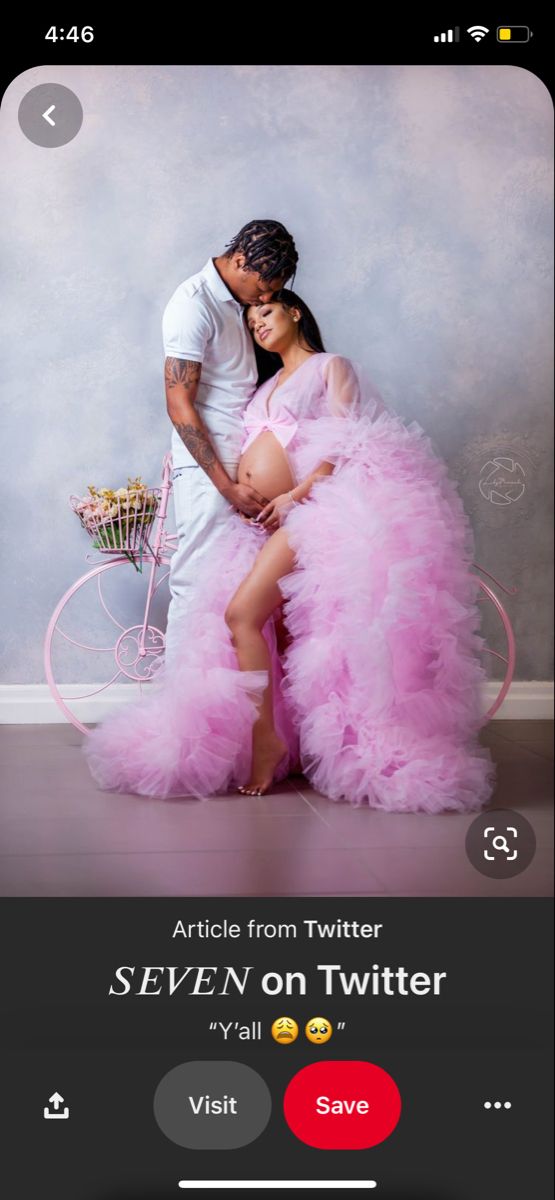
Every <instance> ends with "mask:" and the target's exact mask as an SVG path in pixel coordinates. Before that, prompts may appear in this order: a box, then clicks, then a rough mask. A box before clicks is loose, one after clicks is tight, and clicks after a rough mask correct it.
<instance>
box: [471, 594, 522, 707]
mask: <svg viewBox="0 0 555 1200" xmlns="http://www.w3.org/2000/svg"><path fill="white" fill-rule="evenodd" d="M479 583H480V588H481V590H482V595H481V596H480V597H479V600H481V601H484V600H485V601H489V604H488V607H487V610H486V612H487V616H485V619H484V622H483V624H484V633H483V634H482V636H483V637H484V638H485V640H486V643H487V642H488V641H492V642H493V643H494V644H496V645H500V647H501V649H499V650H495V649H493V646H488V645H487V644H486V645H485V646H484V650H483V653H484V655H487V656H489V662H490V664H491V667H492V668H493V669H492V670H490V671H488V675H489V680H488V682H490V683H491V684H495V685H496V686H497V687H498V688H499V690H498V692H497V694H496V696H495V700H494V702H493V704H492V705H491V706H490V707H489V708H488V710H487V712H486V714H485V718H484V719H485V720H486V721H491V719H492V717H493V716H495V713H496V712H497V711H498V709H499V708H500V707H501V705H502V703H503V701H504V699H505V696H506V695H507V692H508V690H509V688H510V686H511V683H512V679H513V675H514V670H515V657H516V646H515V636H514V633H513V627H512V625H511V622H510V620H509V617H508V615H507V613H506V612H505V609H504V608H503V605H502V603H501V601H500V600H499V597H498V596H496V594H495V592H494V591H492V589H491V588H490V587H488V585H487V583H484V582H483V580H482V579H480V580H479ZM498 664H502V666H501V667H499V666H497V669H498V673H499V671H500V672H501V678H500V679H494V678H493V675H494V670H495V666H496V665H498Z"/></svg>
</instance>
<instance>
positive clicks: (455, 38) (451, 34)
mask: <svg viewBox="0 0 555 1200" xmlns="http://www.w3.org/2000/svg"><path fill="white" fill-rule="evenodd" d="M460 40H461V31H460V27H459V26H458V25H456V26H455V28H454V29H448V30H447V33H435V34H434V42H460Z"/></svg>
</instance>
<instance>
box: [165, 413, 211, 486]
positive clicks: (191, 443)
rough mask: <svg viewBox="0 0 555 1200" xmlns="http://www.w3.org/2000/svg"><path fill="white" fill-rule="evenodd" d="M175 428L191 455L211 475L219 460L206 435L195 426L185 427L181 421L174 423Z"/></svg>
mask: <svg viewBox="0 0 555 1200" xmlns="http://www.w3.org/2000/svg"><path fill="white" fill-rule="evenodd" d="M173 426H174V428H175V429H176V430H177V432H178V434H179V436H180V438H181V441H182V442H183V443H184V444H185V446H186V447H187V449H188V451H189V453H190V454H192V456H193V458H196V460H197V462H198V465H199V467H203V468H204V470H205V471H206V472H207V474H208V475H209V474H210V472H211V470H212V468H213V467H214V466H215V465H216V463H217V462H218V461H219V460H218V458H217V457H216V454H215V451H214V448H213V446H212V445H211V443H210V441H209V439H208V437H207V436H206V434H205V433H204V432H203V430H202V429H197V428H196V427H195V426H194V425H183V424H182V423H181V422H180V421H174V422H173Z"/></svg>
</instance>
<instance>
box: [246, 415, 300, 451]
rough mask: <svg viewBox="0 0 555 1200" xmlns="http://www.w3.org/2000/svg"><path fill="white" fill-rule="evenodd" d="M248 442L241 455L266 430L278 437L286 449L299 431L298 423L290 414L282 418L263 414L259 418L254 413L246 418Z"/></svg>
mask: <svg viewBox="0 0 555 1200" xmlns="http://www.w3.org/2000/svg"><path fill="white" fill-rule="evenodd" d="M244 421H245V432H246V435H247V437H246V441H245V442H243V446H242V449H241V453H242V454H244V453H245V450H248V448H249V446H252V443H253V442H254V440H255V438H257V437H258V435H259V433H263V431H264V430H265V429H269V430H270V433H273V434H274V435H275V437H277V440H278V442H279V443H280V445H281V446H283V447H285V446H287V445H288V443H289V442H290V441H291V438H292V437H293V434H294V433H295V431H296V429H297V422H296V421H295V420H294V418H293V417H290V416H289V414H288V413H284V414H283V416H282V417H266V416H264V415H263V414H262V415H261V416H260V417H259V416H256V415H255V414H254V413H253V414H252V416H251V415H249V416H246V417H245V418H244Z"/></svg>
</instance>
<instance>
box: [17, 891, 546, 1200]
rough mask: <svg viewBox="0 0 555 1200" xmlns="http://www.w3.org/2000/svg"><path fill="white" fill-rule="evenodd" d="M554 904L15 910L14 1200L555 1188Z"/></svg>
mask: <svg viewBox="0 0 555 1200" xmlns="http://www.w3.org/2000/svg"><path fill="white" fill-rule="evenodd" d="M548 904H549V902H546V901H535V900H524V901H522V900H502V901H496V900H491V901H488V902H485V903H484V902H483V901H481V902H480V901H477V902H475V901H472V900H465V901H458V900H453V899H451V900H444V901H442V902H441V903H438V902H437V901H433V900H424V899H420V900H416V899H415V900H390V901H385V902H384V901H381V900H380V901H370V900H367V901H359V900H352V901H351V900H342V899H338V900H329V901H322V900H319V901H310V900H304V901H295V902H288V901H285V900H283V901H273V900H260V901H251V900H228V901H225V902H222V901H219V900H202V901H190V900H183V901H174V900H144V901H141V900H135V901H126V900H121V901H109V900H107V901H103V900H98V901H92V902H91V901H86V900H77V901H74V902H72V904H71V905H69V904H67V903H64V902H63V901H56V900H50V901H42V902H39V903H37V902H33V901H26V900H21V901H17V902H15V903H12V902H10V901H4V902H3V905H4V923H5V926H7V927H8V928H9V929H10V939H9V941H10V949H9V950H8V952H7V959H6V960H5V963H4V966H5V979H6V981H7V986H6V984H5V986H4V990H3V993H2V1007H3V1014H2V1016H3V1019H2V1031H3V1040H4V1048H3V1063H4V1071H3V1088H2V1101H3V1106H4V1109H5V1111H4V1116H3V1129H4V1131H5V1134H6V1135H7V1136H6V1138H5V1146H6V1149H5V1155H4V1168H3V1170H4V1180H5V1182H6V1187H8V1183H9V1188H8V1192H9V1194H10V1195H18V1196H19V1195H21V1196H25V1197H27V1196H29V1197H31V1196H35V1195H36V1196H39V1195H40V1196H45V1195H47V1196H55V1197H57V1198H58V1200H66V1198H67V1200H97V1198H98V1200H101V1198H104V1197H105V1198H106V1200H108V1198H115V1197H121V1198H123V1197H129V1200H131V1198H132V1200H141V1198H142V1197H145V1200H146V1197H156V1200H163V1198H165V1197H170V1196H174V1197H176V1196H178V1195H180V1194H182V1193H183V1192H184V1191H187V1190H192V1188H193V1186H194V1187H195V1188H197V1189H198V1188H199V1186H200V1185H199V1181H202V1186H203V1187H206V1186H209V1185H210V1183H211V1182H213V1181H217V1182H214V1186H218V1187H224V1181H226V1182H227V1184H228V1185H231V1184H234V1185H235V1187H236V1188H237V1186H238V1185H239V1183H241V1184H245V1183H246V1185H247V1186H249V1184H250V1186H252V1184H253V1183H254V1182H255V1181H258V1182H262V1183H263V1181H266V1182H268V1181H270V1182H273V1186H274V1187H275V1185H276V1181H283V1185H282V1186H286V1183H285V1181H289V1182H291V1183H292V1182H294V1181H300V1183H301V1184H302V1185H303V1186H306V1187H308V1186H309V1185H310V1183H313V1184H314V1183H315V1182H317V1183H318V1186H319V1187H320V1188H322V1187H324V1188H327V1187H329V1186H331V1185H333V1186H334V1187H336V1188H339V1186H340V1185H342V1184H343V1185H344V1186H346V1187H347V1186H348V1187H349V1188H351V1187H353V1190H354V1188H355V1186H356V1187H357V1189H358V1190H360V1188H361V1187H362V1186H363V1185H364V1187H365V1188H366V1189H367V1190H370V1191H372V1192H373V1193H375V1195H376V1197H377V1200H379V1198H380V1197H384V1198H385V1197H391V1198H393V1197H396V1198H398V1200H405V1198H406V1200H416V1198H417V1197H418V1198H419V1200H424V1198H425V1200H436V1197H437V1200H481V1198H482V1197H483V1198H484V1200H486V1197H487V1200H491V1198H492V1197H494V1196H503V1197H504V1198H506V1200H513V1197H514V1200H516V1198H517V1197H522V1196H524V1195H530V1194H531V1191H533V1194H534V1197H535V1200H541V1198H542V1197H547V1196H548V1195H549V1196H550V1195H551V1180H550V1173H549V1158H548V1153H549V1152H548V1146H549V1144H550V1137H549V1133H548V1130H549V1128H550V1124H549V1122H550V1112H549V1110H550V1067H549V1066H548V1064H549V1062H550V1053H549V1038H550V1005H551V992H550V980H549V970H548V968H547V966H546V964H545V956H541V957H543V959H544V961H540V958H539V956H538V953H537V946H538V944H540V945H547V939H548V937H549V932H550V931H549V925H550V920H551V914H550V907H548ZM222 935H225V936H222ZM285 1034H289V1035H290V1036H283V1035H285Z"/></svg>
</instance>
